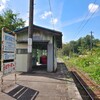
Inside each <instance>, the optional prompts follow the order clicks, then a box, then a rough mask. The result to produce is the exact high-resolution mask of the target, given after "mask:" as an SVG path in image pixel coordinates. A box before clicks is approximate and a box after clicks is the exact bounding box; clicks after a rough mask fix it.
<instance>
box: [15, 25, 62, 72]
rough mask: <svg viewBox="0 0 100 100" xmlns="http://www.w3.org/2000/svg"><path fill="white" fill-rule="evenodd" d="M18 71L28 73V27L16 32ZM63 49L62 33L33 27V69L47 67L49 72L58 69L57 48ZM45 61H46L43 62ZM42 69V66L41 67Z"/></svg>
mask: <svg viewBox="0 0 100 100" xmlns="http://www.w3.org/2000/svg"><path fill="white" fill-rule="evenodd" d="M15 32H16V40H17V41H16V42H17V43H16V70H17V71H22V72H28V69H29V66H28V65H27V59H28V57H27V55H28V50H27V49H28V27H24V28H22V29H19V30H16V31H15ZM61 47H62V33H61V32H59V31H55V30H51V29H47V28H44V27H40V26H36V25H33V35H32V68H33V70H34V67H36V66H39V65H45V66H46V70H47V71H48V72H54V71H56V69H57V48H61ZM43 59H44V61H43ZM41 67H42V66H41Z"/></svg>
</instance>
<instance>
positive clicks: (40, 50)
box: [32, 41, 48, 71]
mask: <svg viewBox="0 0 100 100" xmlns="http://www.w3.org/2000/svg"><path fill="white" fill-rule="evenodd" d="M47 45H48V41H33V46H32V47H33V50H32V69H33V71H40V70H41V71H47V58H48V54H47V53H48V52H47Z"/></svg>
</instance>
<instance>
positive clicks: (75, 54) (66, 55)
mask: <svg viewBox="0 0 100 100" xmlns="http://www.w3.org/2000/svg"><path fill="white" fill-rule="evenodd" d="M90 45H91V43H90V36H89V35H87V36H86V37H84V38H80V39H79V40H77V41H71V42H70V43H67V44H63V48H62V49H61V50H58V55H59V56H60V57H62V58H63V60H64V61H65V63H66V64H67V66H69V67H77V68H78V69H80V70H81V71H83V72H84V73H87V75H88V76H90V78H91V79H92V80H94V81H95V82H97V83H98V84H100V40H99V39H95V38H94V37H93V38H92V48H91V46H90Z"/></svg>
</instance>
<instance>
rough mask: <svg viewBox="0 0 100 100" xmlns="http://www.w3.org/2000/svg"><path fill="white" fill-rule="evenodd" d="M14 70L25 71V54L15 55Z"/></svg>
mask: <svg viewBox="0 0 100 100" xmlns="http://www.w3.org/2000/svg"><path fill="white" fill-rule="evenodd" d="M16 71H22V72H27V54H17V55H16Z"/></svg>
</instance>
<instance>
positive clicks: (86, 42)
mask: <svg viewBox="0 0 100 100" xmlns="http://www.w3.org/2000/svg"><path fill="white" fill-rule="evenodd" d="M99 43H100V40H99V39H95V38H94V37H93V36H92V37H91V36H90V35H87V36H86V37H83V38H80V39H78V40H77V41H70V42H69V43H66V44H63V47H62V49H60V50H58V55H62V56H63V55H64V56H69V57H71V56H73V55H76V56H77V55H82V54H85V53H87V52H88V51H91V50H92V48H94V47H98V44H99Z"/></svg>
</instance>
